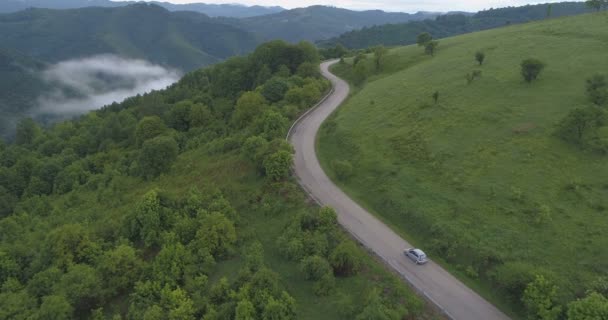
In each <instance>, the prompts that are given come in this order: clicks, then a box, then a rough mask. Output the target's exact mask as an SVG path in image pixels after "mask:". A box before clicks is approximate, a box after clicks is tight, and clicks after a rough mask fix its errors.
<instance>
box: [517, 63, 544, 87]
mask: <svg viewBox="0 0 608 320" xmlns="http://www.w3.org/2000/svg"><path fill="white" fill-rule="evenodd" d="M544 68H545V64H544V63H543V62H542V61H540V60H538V59H533V58H531V59H526V60H524V61H522V62H521V75H522V76H523V77H524V80H525V81H526V82H528V83H529V82H532V81H533V80H536V78H538V75H540V72H541V71H543V69H544Z"/></svg>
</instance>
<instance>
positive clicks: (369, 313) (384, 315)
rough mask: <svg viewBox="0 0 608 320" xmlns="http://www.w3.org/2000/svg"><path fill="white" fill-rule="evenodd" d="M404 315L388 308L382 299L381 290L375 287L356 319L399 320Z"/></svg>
mask: <svg viewBox="0 0 608 320" xmlns="http://www.w3.org/2000/svg"><path fill="white" fill-rule="evenodd" d="M402 316H403V315H399V314H398V313H397V312H395V311H394V310H391V309H390V308H388V307H387V306H386V305H385V304H384V302H383V301H382V297H381V296H380V292H379V290H377V289H373V290H372V291H371V292H370V293H369V295H368V297H367V302H366V303H365V308H363V311H362V312H361V313H360V314H359V315H357V317H356V318H355V319H356V320H398V319H401V318H402Z"/></svg>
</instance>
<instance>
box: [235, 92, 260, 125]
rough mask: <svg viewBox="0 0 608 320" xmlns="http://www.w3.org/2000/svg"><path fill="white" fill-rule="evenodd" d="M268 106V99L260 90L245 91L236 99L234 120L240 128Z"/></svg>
mask: <svg viewBox="0 0 608 320" xmlns="http://www.w3.org/2000/svg"><path fill="white" fill-rule="evenodd" d="M265 108H266V99H265V98H264V96H263V95H262V94H260V93H258V92H252V91H249V92H245V93H244V94H243V95H241V97H240V98H239V99H238V100H237V101H236V109H235V111H234V115H233V121H234V123H235V124H236V125H237V127H239V128H243V127H245V126H247V125H248V124H249V123H250V122H251V120H253V118H254V117H255V116H257V115H258V114H261V113H262V111H263V110H264V109H265Z"/></svg>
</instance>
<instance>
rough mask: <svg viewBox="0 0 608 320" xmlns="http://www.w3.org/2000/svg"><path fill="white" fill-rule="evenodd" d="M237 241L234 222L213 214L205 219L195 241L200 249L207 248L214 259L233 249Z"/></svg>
mask: <svg viewBox="0 0 608 320" xmlns="http://www.w3.org/2000/svg"><path fill="white" fill-rule="evenodd" d="M236 240H237V238H236V229H235V228H234V224H233V223H232V221H230V220H229V219H228V218H226V217H225V216H224V215H223V214H221V213H218V212H213V213H210V214H208V215H205V216H204V217H203V219H202V221H201V228H200V229H199V230H198V231H197V232H196V237H195V240H194V241H196V244H198V245H199V246H200V247H204V248H207V249H208V250H209V252H211V254H212V255H213V256H214V257H222V256H224V255H225V254H227V253H228V252H229V251H230V250H231V249H232V247H233V245H234V244H235V243H236Z"/></svg>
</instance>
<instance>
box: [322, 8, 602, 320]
mask: <svg viewBox="0 0 608 320" xmlns="http://www.w3.org/2000/svg"><path fill="white" fill-rule="evenodd" d="M477 51H483V52H484V53H485V55H486V61H485V63H484V64H483V65H482V66H478V65H477V62H476V61H475V58H474V56H475V53H476V52H477ZM606 52H608V16H607V15H606V14H605V13H604V14H603V13H600V14H592V15H582V16H577V17H571V18H560V19H552V20H548V21H543V22H535V23H528V24H525V25H519V26H512V27H506V28H502V29H496V30H491V31H485V32H479V33H473V34H468V35H463V36H458V37H454V38H448V39H443V40H440V42H439V47H438V50H437V52H436V54H435V57H430V56H427V55H424V50H423V48H420V47H417V46H408V47H401V48H396V49H394V50H391V51H390V52H389V53H388V55H387V56H385V57H384V58H383V60H381V61H382V62H381V66H382V67H381V68H382V69H381V71H380V72H370V71H369V70H374V62H373V59H371V58H368V59H367V60H366V61H364V62H361V63H363V66H365V67H367V70H368V73H372V75H371V76H370V77H369V78H368V79H367V83H366V84H365V85H364V86H363V87H362V88H358V89H357V91H356V93H355V94H354V95H353V96H352V97H351V98H350V100H349V101H348V102H347V103H346V104H345V105H344V106H342V107H341V108H340V109H339V110H338V112H337V113H336V114H335V115H334V116H333V117H332V118H331V119H330V120H328V121H327V122H326V123H325V125H324V126H323V128H322V131H321V133H320V138H319V145H318V149H319V151H320V157H321V158H322V162H323V163H324V167H325V168H326V170H328V171H329V174H330V175H331V176H332V177H334V178H335V180H336V181H337V182H338V184H339V185H341V186H342V187H344V189H345V190H346V191H347V192H348V193H349V194H350V195H351V196H353V197H354V198H355V199H357V200H358V201H359V202H360V203H362V204H363V205H364V206H366V207H368V208H370V209H371V210H372V211H373V212H375V213H376V214H377V215H378V216H379V217H381V218H382V219H383V220H385V221H386V222H388V223H389V224H390V225H392V226H393V227H394V229H395V230H397V231H399V232H400V233H401V234H403V235H405V237H406V238H408V239H410V240H412V241H413V242H414V243H415V244H416V245H417V246H420V247H421V248H423V249H426V250H428V251H430V253H431V258H433V259H435V260H437V261H441V262H442V263H444V264H446V265H447V266H448V267H449V268H450V269H452V270H453V271H454V272H456V273H457V274H459V275H460V276H461V277H462V278H464V279H465V280H467V282H469V283H471V284H472V285H473V286H474V287H477V288H478V289H479V290H481V292H482V293H484V294H485V295H486V296H488V297H489V298H491V299H493V300H494V301H499V302H500V301H502V302H507V303H509V304H510V307H508V308H511V309H513V310H515V311H516V312H519V311H521V310H522V308H523V307H522V306H521V305H522V301H521V296H522V294H523V291H524V288H525V287H526V285H527V284H528V283H529V282H530V281H532V280H533V279H534V276H535V275H538V274H542V275H544V276H545V277H547V278H549V279H551V281H552V282H553V283H555V284H556V285H557V287H558V288H559V289H558V297H557V299H556V300H557V302H558V303H561V304H563V303H565V302H567V301H570V300H572V299H574V298H576V297H580V296H582V295H584V292H585V290H587V289H590V288H595V287H594V285H595V284H597V281H598V279H600V277H602V276H603V277H605V276H607V275H608V274H607V270H608V250H606V247H607V246H608V236H606V230H608V219H606V217H607V215H608V181H607V178H608V158H607V156H606V154H605V153H602V152H601V150H600V151H598V150H596V151H595V152H594V151H592V150H590V149H589V148H585V147H578V146H576V145H574V144H572V143H569V142H566V141H564V140H563V139H560V138H559V137H558V136H556V134H555V132H556V130H557V128H558V124H559V123H560V121H561V120H562V119H564V118H565V117H566V116H567V115H568V114H569V112H571V111H572V110H574V109H575V108H577V107H585V108H590V107H589V105H590V104H591V102H590V101H589V100H588V98H587V95H586V92H585V81H586V79H588V78H590V77H591V76H592V75H594V74H596V73H603V74H604V75H607V76H608V59H606ZM527 58H537V59H540V60H541V61H543V62H544V63H545V64H546V68H545V69H544V71H543V72H542V73H541V75H540V77H539V78H538V80H536V81H533V82H532V83H526V82H524V81H523V78H522V76H521V74H520V63H521V62H522V60H524V59H527ZM350 63H352V62H349V61H347V64H340V65H337V66H336V68H335V71H336V72H338V73H339V74H342V75H344V76H346V77H352V75H353V72H352V66H350V65H349V64H350ZM364 70H365V68H364ZM473 70H480V71H481V72H482V73H481V77H480V78H478V79H475V80H473V82H472V83H470V84H467V81H466V79H465V77H466V75H467V74H469V73H472V72H473ZM434 92H438V93H439V98H438V101H437V103H435V102H434V101H433V97H432V96H433V93H434ZM596 108H603V109H604V110H606V109H608V107H607V106H603V107H596ZM604 112H606V111H604ZM604 115H605V114H604ZM597 121H598V125H600V126H601V125H602V123H600V122H601V121H600V118H597ZM603 125H604V126H605V125H606V122H605V121H604V122H603ZM607 132H608V130H607V128H606V127H603V128H599V129H598V130H597V131H596V132H595V131H594V134H598V135H599V137H595V138H598V139H600V140H598V141H602V140H601V139H604V140H603V141H606V139H608V135H607V134H606V133H607ZM602 135H603V136H602ZM604 151H605V149H604ZM337 161H348V162H349V164H350V165H352V174H349V168H348V163H347V164H346V166H345V165H344V163H342V164H341V163H339V162H337ZM345 167H346V168H345ZM597 290H599V289H597ZM605 294H606V292H605Z"/></svg>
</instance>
